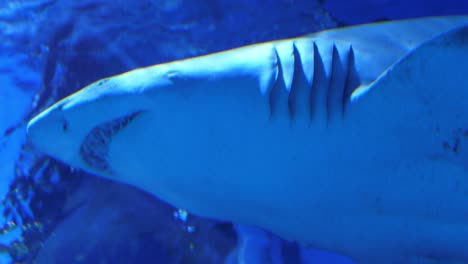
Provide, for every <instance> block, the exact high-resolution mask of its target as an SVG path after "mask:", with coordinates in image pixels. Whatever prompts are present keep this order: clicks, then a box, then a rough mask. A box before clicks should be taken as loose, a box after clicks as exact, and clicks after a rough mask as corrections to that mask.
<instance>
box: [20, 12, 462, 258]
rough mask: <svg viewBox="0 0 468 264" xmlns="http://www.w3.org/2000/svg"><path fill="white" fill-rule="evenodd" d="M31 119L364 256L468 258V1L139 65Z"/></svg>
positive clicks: (193, 200)
mask: <svg viewBox="0 0 468 264" xmlns="http://www.w3.org/2000/svg"><path fill="white" fill-rule="evenodd" d="M27 131H28V134H29V138H30V139H31V141H32V143H33V144H34V145H35V146H37V148H38V149H39V150H41V151H43V152H44V153H46V154H48V155H50V156H52V157H55V158H57V159H59V160H61V161H63V162H66V163H68V164H70V165H71V166H74V167H77V168H81V169H83V170H85V171H88V172H90V173H92V174H95V175H98V176H103V177H107V178H111V179H114V180H116V181H121V182H123V183H126V184H129V185H132V186H135V187H138V188H140V189H142V190H145V191H147V192H149V193H152V194H154V195H156V196H158V197H160V198H161V199H163V200H165V201H167V202H169V203H171V204H173V205H175V206H177V207H180V208H185V209H187V210H189V211H190V212H192V213H194V214H198V215H200V216H205V217H210V218H215V219H221V220H229V221H233V222H237V223H242V224H247V225H252V226H257V227H261V228H263V229H265V230H269V231H271V232H273V233H275V234H278V235H279V236H281V237H282V238H284V239H288V240H291V241H297V242H298V243H301V244H302V245H305V246H309V247H314V248H319V249H324V250H328V251H332V252H337V253H340V254H343V255H346V256H349V257H350V258H352V259H353V260H355V261H356V262H357V263H360V264H375V263H388V264H396V263H398V264H400V263H444V264H447V263H468V16H458V17H432V18H421V19H414V20H403V21H393V22H385V23H375V24H368V25H359V26H354V27H347V28H340V29H332V30H327V31H323V32H319V33H314V34H311V35H307V36H304V37H299V38H294V39H286V40H279V41H273V42H267V43H261V44H256V45H251V46H246V47H241V48H237V49H233V50H229V51H225V52H220V53H215V54H210V55H206V56H201V57H196V58H191V59H186V60H181V61H174V62H170V63H164V64H160V65H155V66H150V67H146V68H140V69H135V70H133V71H130V72H127V73H123V74H121V75H117V76H114V77H110V78H106V79H102V80H99V81H97V82H95V83H93V84H91V85H89V86H87V87H85V88H84V89H82V90H80V91H78V92H77V93H75V94H72V95H70V96H69V97H67V98H65V99H63V100H61V101H59V102H57V103H56V104H54V105H53V106H51V107H50V108H49V109H47V110H45V111H44V112H42V113H40V114H39V115H38V116H37V117H35V118H34V119H32V120H31V121H30V123H29V124H28V127H27Z"/></svg>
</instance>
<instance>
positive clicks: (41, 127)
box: [27, 70, 169, 174]
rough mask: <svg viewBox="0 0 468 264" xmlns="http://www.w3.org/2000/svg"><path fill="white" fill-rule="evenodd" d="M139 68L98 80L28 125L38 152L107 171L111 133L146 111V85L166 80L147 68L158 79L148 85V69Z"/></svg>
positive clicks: (28, 130)
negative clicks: (144, 70) (144, 71)
mask: <svg viewBox="0 0 468 264" xmlns="http://www.w3.org/2000/svg"><path fill="white" fill-rule="evenodd" d="M142 71H143V70H136V71H133V72H131V74H129V73H126V74H121V75H118V76H115V77H113V78H107V79H102V80H99V81H97V82H95V83H92V84H90V85H89V86H87V87H85V88H84V89H82V90H80V91H78V92H76V93H74V94H72V95H70V96H68V97H66V98H64V99H62V100H61V101H59V102H57V103H55V104H54V105H52V106H51V107H49V108H48V109H46V110H45V111H43V112H42V113H40V114H39V115H37V116H36V117H34V118H33V119H32V120H31V121H30V122H29V123H28V126H27V134H28V137H29V139H30V141H31V142H32V144H33V145H34V146H35V147H36V148H37V149H38V150H40V151H42V152H44V153H45V154H48V155H50V156H52V157H54V158H57V159H59V160H61V161H63V162H65V163H68V164H70V165H72V166H74V167H78V168H84V169H86V170H88V171H92V172H99V174H103V173H104V174H107V173H110V171H108V170H109V165H108V163H107V160H106V156H107V154H108V152H109V147H110V144H111V142H112V139H113V137H114V136H115V135H117V134H118V133H120V132H122V131H123V130H124V129H126V128H127V127H128V126H129V125H130V124H131V123H132V122H133V121H134V120H135V118H137V117H138V116H139V115H140V114H142V113H144V112H145V111H146V110H147V106H148V105H149V104H150V102H149V100H147V99H145V91H146V89H147V88H148V87H149V86H151V87H152V88H155V87H156V86H157V87H156V88H158V87H163V86H167V85H168V83H169V82H168V80H167V79H165V78H164V77H162V75H161V78H158V77H157V75H158V72H156V71H152V73H153V74H152V76H153V77H156V80H160V81H155V79H153V80H152V83H151V85H149V84H148V83H147V82H145V80H146V79H147V78H148V76H147V74H148V72H147V71H146V74H145V75H144V74H142V73H143V72H142ZM145 76H146V77H145ZM135 79H138V82H136V81H135ZM142 81H143V82H142Z"/></svg>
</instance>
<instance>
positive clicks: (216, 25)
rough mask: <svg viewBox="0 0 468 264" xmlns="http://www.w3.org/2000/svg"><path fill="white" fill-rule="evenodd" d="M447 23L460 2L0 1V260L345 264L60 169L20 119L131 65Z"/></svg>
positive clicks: (467, 4)
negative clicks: (444, 18) (391, 23)
mask: <svg viewBox="0 0 468 264" xmlns="http://www.w3.org/2000/svg"><path fill="white" fill-rule="evenodd" d="M409 2H410V3H409ZM448 14H468V1H464V0H448V1H438V0H434V1H423V0H418V1H403V0H385V1H384V0H361V1H359V0H347V1H345V0H341V1H338V0H322V1H319V0H317V1H314V0H309V1H306V0H257V1H249V0H237V1H233V0H230V1H229V0H160V1H154V0H152V1H150V0H132V1H131V0H126V1H125V0H112V1H107V0H86V1H73V0H65V1H60V0H58V1H50V0H49V1H47V0H22V1H19V0H17V1H14V0H10V1H7V0H0V51H1V52H0V84H1V87H2V88H1V89H2V90H1V91H0V100H1V101H0V111H1V113H0V114H1V115H0V118H1V119H0V121H1V122H0V132H2V133H3V135H2V139H1V141H0V151H1V152H0V166H1V167H0V169H1V170H0V171H1V173H2V174H3V175H5V176H4V177H5V178H4V179H3V180H2V188H0V191H1V190H3V191H2V193H1V195H0V197H4V198H3V202H2V208H1V210H3V219H1V220H2V222H0V225H1V226H3V229H2V232H0V263H9V262H11V263H12V262H14V261H16V262H17V263H39V264H47V263H233V264H234V263H237V259H239V255H241V254H242V255H243V256H245V259H246V260H247V263H278V264H279V263H318V264H329V263H337V264H346V263H352V262H351V261H350V260H348V259H346V258H344V257H341V256H336V255H333V254H330V253H327V252H321V251H316V250H306V249H304V248H302V247H301V246H299V245H297V244H295V243H291V242H287V241H283V240H281V239H280V238H277V237H275V236H274V235H272V234H269V233H267V232H265V231H262V230H258V229H254V228H251V227H244V226H239V225H236V224H233V223H225V222H217V221H213V220H208V219H202V218H199V217H196V216H194V215H191V214H190V212H188V213H187V212H185V211H182V210H179V209H177V208H173V207H172V206H170V205H167V204H165V203H163V202H161V201H159V200H157V199H156V198H154V197H152V196H149V195H147V194H145V193H143V192H141V191H138V190H135V189H133V188H130V187H128V186H125V185H121V184H117V183H113V182H109V181H106V180H104V179H97V178H94V177H91V176H90V175H87V174H86V173H84V172H81V171H76V170H74V169H73V168H69V167H67V166H66V165H64V164H61V163H59V162H57V161H54V160H51V159H49V158H48V157H45V156H42V155H41V154H39V153H37V152H36V151H35V150H34V149H33V148H32V146H30V145H29V144H28V142H27V140H26V139H25V137H24V122H23V121H25V120H28V119H29V118H30V117H32V116H33V115H34V114H36V113H38V112H39V111H40V110H41V109H44V108H45V107H46V106H48V105H50V104H51V103H52V102H54V101H57V100H58V99H60V98H63V97H65V96H66V95H68V94H70V93H72V92H74V91H76V90H78V89H79V88H81V87H83V86H85V85H87V84H89V83H91V82H93V81H95V80H97V79H100V78H103V77H106V76H110V75H114V74H118V73H121V72H124V71H128V70H130V69H134V68H137V67H142V66H148V65H152V64H156V63H161V62H166V61H171V60H175V59H181V58H187V57H192V56H196V55H201V54H207V53H211V52H216V51H221V50H225V49H229V48H233V47H238V46H241V45H246V44H250V43H256V42H262V41H269V40H274V39H280V38H288V37H295V36H300V35H304V34H307V33H310V32H315V31H318V30H322V29H327V28H334V27H337V26H343V25H350V24H357V23H364V22H374V21H377V20H393V19H400V18H410V17H419V16H426V15H448ZM4 132H5V133H4ZM247 241H248V242H247Z"/></svg>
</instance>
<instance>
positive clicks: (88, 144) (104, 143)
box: [80, 111, 142, 171]
mask: <svg viewBox="0 0 468 264" xmlns="http://www.w3.org/2000/svg"><path fill="white" fill-rule="evenodd" d="M141 113H142V111H137V112H134V113H132V114H129V115H126V116H123V117H119V118H117V119H114V120H112V121H109V122H105V123H102V124H100V125H97V126H95V127H94V128H93V129H91V131H90V132H89V133H88V135H87V136H86V137H85V139H84V140H83V142H82V143H81V146H80V156H81V159H82V160H83V161H84V162H85V163H86V164H87V165H88V166H90V167H91V168H93V169H96V170H99V171H110V166H109V163H108V161H107V158H108V154H109V147H110V143H111V142H112V137H113V136H114V135H116V134H117V133H118V132H120V131H122V129H124V128H125V127H127V126H128V125H129V124H130V123H131V122H132V121H133V120H134V119H135V118H136V117H137V116H138V115H139V114H141Z"/></svg>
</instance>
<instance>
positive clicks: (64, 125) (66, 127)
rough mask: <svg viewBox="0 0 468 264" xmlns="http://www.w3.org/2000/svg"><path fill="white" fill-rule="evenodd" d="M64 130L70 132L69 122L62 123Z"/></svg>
mask: <svg viewBox="0 0 468 264" xmlns="http://www.w3.org/2000/svg"><path fill="white" fill-rule="evenodd" d="M62 130H63V132H67V131H68V121H67V120H65V119H64V120H63V122H62Z"/></svg>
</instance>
